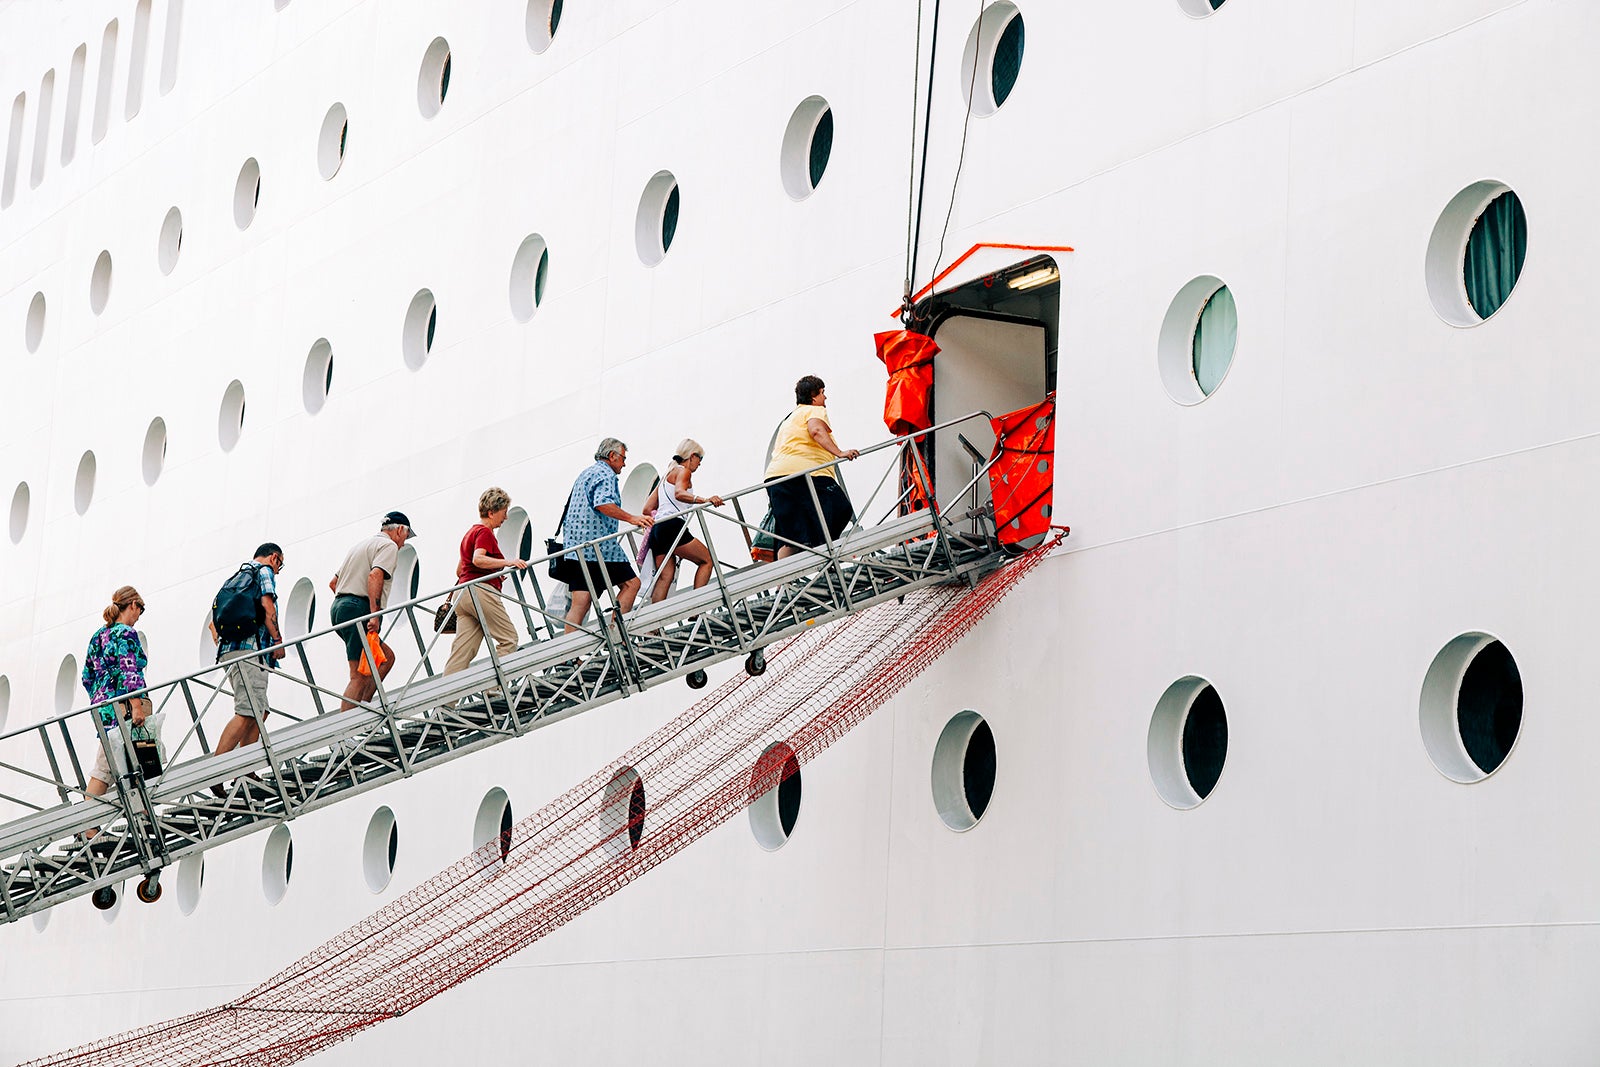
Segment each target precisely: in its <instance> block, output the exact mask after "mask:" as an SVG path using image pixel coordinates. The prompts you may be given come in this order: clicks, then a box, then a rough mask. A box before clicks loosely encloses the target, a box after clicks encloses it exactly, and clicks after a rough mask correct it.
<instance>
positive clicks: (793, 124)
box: [780, 96, 833, 200]
mask: <svg viewBox="0 0 1600 1067" xmlns="http://www.w3.org/2000/svg"><path fill="white" fill-rule="evenodd" d="M832 155H833V108H831V107H829V106H828V102H827V101H826V100H824V99H823V98H822V97H820V96H808V97H806V98H805V99H804V100H802V101H800V106H799V107H797V108H795V109H794V114H793V115H790V116H789V125H788V126H787V127H786V128H785V129H784V131H783V151H782V155H781V167H780V171H781V173H782V176H783V187H784V189H785V190H786V191H787V192H788V193H789V196H790V197H792V198H793V199H795V200H804V199H805V198H806V197H808V196H810V195H811V194H812V193H813V192H815V191H816V188H817V184H818V183H819V182H821V181H822V176H823V174H825V173H826V172H827V170H828V160H829V158H830V157H831V156H832Z"/></svg>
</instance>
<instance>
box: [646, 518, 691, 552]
mask: <svg viewBox="0 0 1600 1067" xmlns="http://www.w3.org/2000/svg"><path fill="white" fill-rule="evenodd" d="M693 540H694V534H692V533H689V532H688V531H687V530H685V529H684V522H683V520H682V519H678V518H668V519H662V520H661V521H660V522H658V523H656V524H655V525H654V526H652V527H650V551H651V553H652V554H654V555H656V556H664V555H666V554H667V553H668V552H670V551H672V549H673V547H674V546H676V547H678V548H682V547H683V546H684V545H686V544H689V543H690V542H691V541H693Z"/></svg>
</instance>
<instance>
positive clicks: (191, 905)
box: [175, 852, 206, 915]
mask: <svg viewBox="0 0 1600 1067" xmlns="http://www.w3.org/2000/svg"><path fill="white" fill-rule="evenodd" d="M205 884H206V857H205V855H204V854H203V853H199V852H197V853H195V854H194V855H191V856H185V857H183V859H181V860H179V861H178V884H177V886H176V887H175V888H176V889H177V892H178V910H179V911H181V912H182V913H183V914H185V915H193V914H194V909H195V908H198V907H199V906H200V890H201V889H203V888H205Z"/></svg>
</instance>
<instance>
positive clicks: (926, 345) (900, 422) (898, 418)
mask: <svg viewBox="0 0 1600 1067" xmlns="http://www.w3.org/2000/svg"><path fill="white" fill-rule="evenodd" d="M874 340H876V341H877V342H878V358H879V359H881V360H883V365H884V367H886V368H887V369H888V371H889V385H888V388H887V390H886V391H885V394H884V399H883V421H884V422H885V423H886V424H887V425H888V427H889V432H890V433H892V434H894V435H895V436H896V437H902V436H904V435H905V434H908V433H916V432H917V431H918V430H926V429H927V428H928V427H929V426H932V425H933V420H932V418H930V417H929V414H928V401H929V393H930V392H931V391H932V390H933V357H934V355H935V354H936V353H937V352H938V351H939V346H938V344H937V343H935V342H934V340H933V338H931V337H928V336H926V335H925V334H920V333H914V332H913V331H911V330H889V331H887V332H885V333H880V334H878V335H877V336H876V337H875V338H874Z"/></svg>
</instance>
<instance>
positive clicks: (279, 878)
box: [261, 808, 388, 906]
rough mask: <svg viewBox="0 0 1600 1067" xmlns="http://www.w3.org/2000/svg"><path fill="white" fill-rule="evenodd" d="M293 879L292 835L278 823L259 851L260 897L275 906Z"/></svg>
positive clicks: (285, 827)
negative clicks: (265, 844) (264, 846)
mask: <svg viewBox="0 0 1600 1067" xmlns="http://www.w3.org/2000/svg"><path fill="white" fill-rule="evenodd" d="M383 810H385V811H387V810H388V809H387V808H385V809H383ZM293 877H294V835H293V834H292V833H291V832H290V831H289V828H288V827H287V826H285V825H284V824H283V823H279V824H278V825H277V826H274V827H273V828H272V832H271V833H270V834H268V835H267V847H266V848H264V849H262V851H261V895H262V896H264V897H266V898H267V903H268V904H271V905H274V906H276V905H278V904H280V903H281V902H282V901H283V898H284V896H285V895H286V894H287V893H288V892H289V880H290V879H291V878H293ZM380 888H381V887H380Z"/></svg>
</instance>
